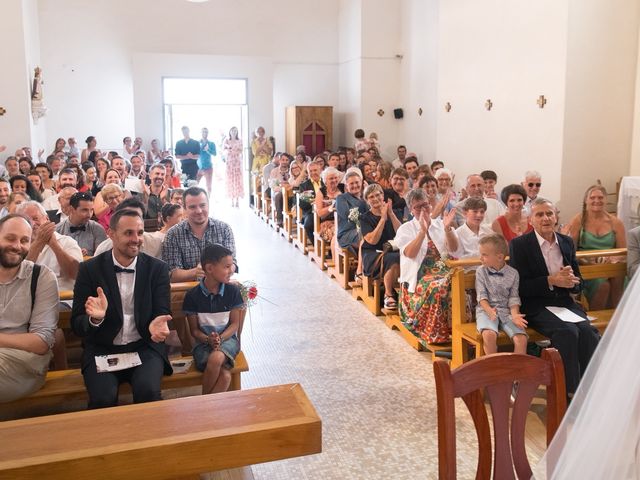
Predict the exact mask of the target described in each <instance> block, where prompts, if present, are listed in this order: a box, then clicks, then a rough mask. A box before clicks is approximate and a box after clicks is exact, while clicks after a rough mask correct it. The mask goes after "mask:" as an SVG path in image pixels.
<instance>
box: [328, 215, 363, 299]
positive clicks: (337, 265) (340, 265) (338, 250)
mask: <svg viewBox="0 0 640 480" xmlns="http://www.w3.org/2000/svg"><path fill="white" fill-rule="evenodd" d="M333 221H334V223H335V226H336V228H335V233H334V235H333V243H334V245H335V251H334V252H333V255H334V256H335V258H334V259H333V262H332V263H333V265H331V266H327V273H328V274H329V276H330V277H331V278H334V279H335V280H336V282H338V285H340V286H341V287H342V288H343V289H344V290H350V289H351V286H350V285H349V282H351V280H353V277H352V275H351V272H352V271H353V268H352V264H353V263H354V262H357V259H356V258H355V256H354V255H353V254H352V253H351V251H350V250H348V249H346V248H342V247H341V246H340V245H338V212H334V214H333Z"/></svg>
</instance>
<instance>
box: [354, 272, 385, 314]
mask: <svg viewBox="0 0 640 480" xmlns="http://www.w3.org/2000/svg"><path fill="white" fill-rule="evenodd" d="M351 295H352V296H353V298H355V299H356V300H361V301H362V303H364V306H365V307H367V310H369V311H370V312H371V313H373V314H374V315H376V316H378V315H381V314H382V281H381V280H380V279H378V278H371V277H367V276H365V275H363V276H362V286H360V287H354V288H352V290H351Z"/></svg>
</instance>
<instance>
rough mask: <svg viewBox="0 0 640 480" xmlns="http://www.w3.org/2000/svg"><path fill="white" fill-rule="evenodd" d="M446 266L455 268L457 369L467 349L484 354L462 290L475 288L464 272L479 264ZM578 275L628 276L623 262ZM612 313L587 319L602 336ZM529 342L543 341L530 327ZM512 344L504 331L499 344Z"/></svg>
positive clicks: (594, 253)
mask: <svg viewBox="0 0 640 480" xmlns="http://www.w3.org/2000/svg"><path fill="white" fill-rule="evenodd" d="M626 252H627V251H626V249H625V248H622V249H613V250H585V251H580V252H577V254H576V256H577V258H578V261H580V260H592V259H595V258H599V257H615V256H625V257H626ZM449 265H450V266H451V267H453V268H455V271H454V274H453V277H452V282H451V329H452V334H451V341H452V360H451V366H452V368H456V367H458V366H460V365H462V364H463V363H465V362H467V361H468V360H471V359H472V358H470V355H469V346H473V347H475V353H474V356H473V358H478V357H480V356H482V355H484V351H483V348H482V345H483V341H482V336H481V335H480V334H479V333H478V331H477V330H476V323H475V322H467V318H466V302H467V297H466V292H465V290H473V289H475V271H473V270H470V271H467V272H465V268H469V267H473V266H477V265H480V261H479V260H477V259H467V260H456V261H450V262H449ZM580 273H581V274H582V278H583V279H584V280H591V279H595V278H612V277H623V278H624V277H625V276H626V273H627V264H626V262H620V263H600V264H588V265H580ZM613 312H614V310H613V309H609V310H599V311H589V312H587V313H588V315H589V316H592V317H595V318H596V320H595V321H593V322H592V325H593V326H595V327H596V328H598V330H600V332H601V333H602V332H603V331H604V330H605V328H606V327H607V325H608V323H609V320H610V319H611V316H612V315H613ZM527 334H528V335H529V341H530V342H536V341H539V340H546V337H544V336H542V335H540V334H539V333H538V332H536V331H535V330H533V329H531V328H527ZM510 343H511V341H510V339H509V337H508V336H507V335H505V333H504V332H500V334H499V335H498V345H505V344H507V345H508V344H510Z"/></svg>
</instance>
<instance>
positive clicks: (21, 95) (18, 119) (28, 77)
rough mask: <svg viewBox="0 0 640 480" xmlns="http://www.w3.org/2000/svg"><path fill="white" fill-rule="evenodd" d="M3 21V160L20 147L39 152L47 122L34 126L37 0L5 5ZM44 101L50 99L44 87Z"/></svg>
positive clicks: (0, 132) (0, 60)
mask: <svg viewBox="0 0 640 480" xmlns="http://www.w3.org/2000/svg"><path fill="white" fill-rule="evenodd" d="M2 17H3V18H6V19H10V20H11V21H5V22H3V27H2V29H0V44H1V45H3V48H1V49H0V65H3V73H2V74H1V75H0V106H1V107H3V108H4V109H5V110H6V113H5V114H4V115H3V116H0V144H3V145H6V146H7V151H6V152H5V153H3V155H2V158H3V160H4V159H5V158H6V157H7V156H9V155H13V153H14V152H15V151H16V150H17V149H18V148H21V147H25V146H31V148H32V150H33V152H34V153H35V152H36V151H37V147H38V145H39V142H40V141H41V140H42V139H41V137H42V136H43V132H44V128H45V127H44V125H45V121H44V120H40V122H39V125H38V126H34V124H33V120H32V118H31V101H30V98H31V82H32V81H33V70H34V68H35V67H36V66H38V65H39V62H40V52H39V43H38V34H37V28H38V18H37V13H36V8H35V0H7V1H4V2H2ZM44 92H45V101H46V100H47V99H48V98H47V97H46V95H47V89H46V86H45V90H44Z"/></svg>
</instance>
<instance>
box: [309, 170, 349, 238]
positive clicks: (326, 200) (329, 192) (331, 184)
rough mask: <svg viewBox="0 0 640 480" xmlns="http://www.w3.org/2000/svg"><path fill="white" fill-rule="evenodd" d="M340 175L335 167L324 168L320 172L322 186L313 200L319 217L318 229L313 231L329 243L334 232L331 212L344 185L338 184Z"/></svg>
mask: <svg viewBox="0 0 640 480" xmlns="http://www.w3.org/2000/svg"><path fill="white" fill-rule="evenodd" d="M341 177H342V173H340V172H339V171H338V169H337V168H334V167H327V168H325V170H324V171H323V172H322V180H323V181H324V186H323V187H322V188H320V190H318V192H317V194H316V198H315V200H314V202H315V207H316V212H317V214H318V216H319V217H320V231H319V232H315V233H317V234H319V235H320V236H321V237H322V239H323V240H324V241H325V242H327V243H331V240H332V239H333V234H334V233H335V224H334V219H333V212H334V211H335V203H336V199H337V198H338V195H340V194H341V193H342V192H343V190H344V186H343V185H341V184H340V178H341Z"/></svg>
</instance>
